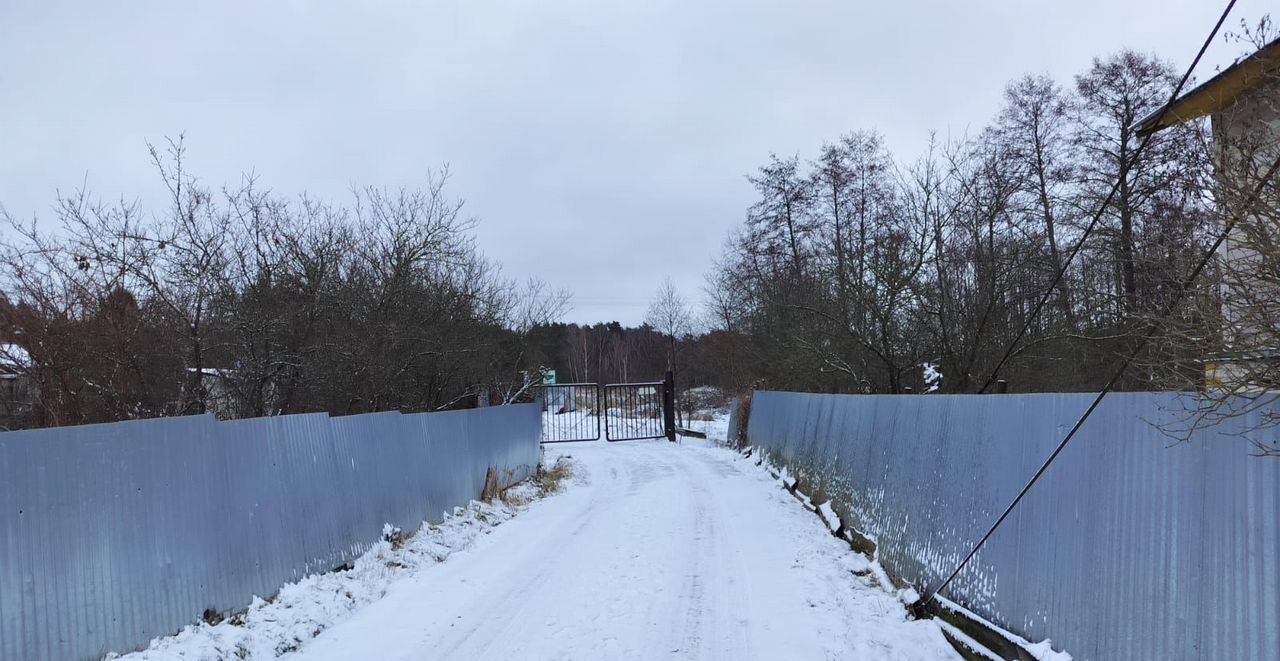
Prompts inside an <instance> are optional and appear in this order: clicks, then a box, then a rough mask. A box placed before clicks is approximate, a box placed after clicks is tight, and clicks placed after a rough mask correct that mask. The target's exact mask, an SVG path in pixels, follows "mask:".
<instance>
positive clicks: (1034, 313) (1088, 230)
mask: <svg viewBox="0 0 1280 661" xmlns="http://www.w3.org/2000/svg"><path fill="white" fill-rule="evenodd" d="M1235 6H1236V0H1230V2H1228V3H1227V8H1226V9H1224V10H1222V15H1221V16H1219V17H1218V22H1217V23H1216V24H1214V26H1213V30H1212V31H1210V32H1209V36H1208V37H1207V38H1205V40H1204V44H1202V45H1201V46H1200V51H1199V52H1197V53H1196V56H1195V59H1193V60H1191V66H1189V67H1187V70H1186V72H1185V73H1183V74H1182V79H1181V80H1179V81H1178V84H1177V86H1176V87H1174V88H1173V93H1172V94H1170V95H1169V100H1168V101H1166V102H1165V104H1164V105H1163V106H1161V108H1160V111H1159V115H1157V119H1159V118H1160V117H1163V116H1164V114H1165V113H1166V112H1168V111H1169V108H1171V107H1172V106H1173V103H1174V101H1177V100H1178V95H1179V94H1181V93H1182V88H1183V87H1185V86H1186V84H1187V81H1188V80H1191V74H1192V73H1193V72H1194V71H1195V70H1196V66H1197V65H1199V64H1200V60H1201V59H1202V58H1203V57H1204V54H1205V51H1207V50H1209V45H1210V44H1212V43H1213V40H1214V39H1215V38H1216V37H1217V36H1218V30H1220V29H1222V24H1223V23H1225V22H1226V20H1227V17H1228V16H1229V15H1230V14H1231V10H1232V9H1233V8H1234V7H1235ZM1154 135H1155V131H1151V132H1149V133H1147V134H1146V135H1145V136H1143V138H1142V142H1140V143H1138V146H1137V148H1136V149H1134V150H1133V154H1132V155H1131V156H1130V157H1129V162H1128V163H1127V164H1122V165H1132V164H1134V163H1137V162H1138V158H1139V157H1140V156H1142V152H1144V151H1145V150H1146V148H1147V145H1149V144H1150V143H1151V138H1152V137H1153V136H1154ZM1125 170H1126V168H1125V167H1121V168H1120V171H1121V172H1122V173H1123V172H1125ZM1122 182H1123V175H1122V176H1121V177H1117V178H1116V182H1115V184H1113V185H1112V186H1111V191H1110V192H1108V193H1107V196H1106V197H1105V198H1103V200H1102V204H1101V205H1099V207H1098V211H1097V212H1096V213H1094V214H1093V217H1092V218H1091V219H1090V220H1089V224H1088V225H1087V226H1086V227H1085V230H1084V234H1082V235H1081V236H1080V240H1079V241H1076V242H1075V244H1074V245H1073V246H1072V247H1071V250H1070V251H1069V252H1068V253H1067V259H1066V261H1064V262H1063V263H1062V264H1061V266H1059V267H1058V272H1057V273H1056V274H1054V276H1053V282H1050V283H1049V286H1048V287H1047V288H1046V289H1045V290H1044V294H1043V295H1042V296H1041V297H1040V300H1038V301H1036V305H1035V307H1034V308H1032V309H1031V314H1030V315H1028V316H1027V320H1026V321H1025V322H1024V323H1023V324H1022V328H1021V329H1020V330H1019V331H1018V334H1017V335H1016V336H1015V337H1014V338H1013V341H1012V342H1010V343H1009V346H1008V347H1006V348H1005V351H1004V355H1002V356H1000V360H999V361H998V362H996V366H995V368H994V369H992V370H991V376H990V377H988V378H987V381H986V383H983V384H982V387H981V388H979V389H978V393H979V394H982V393H985V392H986V391H987V388H990V387H991V385H992V384H994V383H995V382H996V379H997V378H998V377H999V376H1000V370H1001V369H1003V368H1004V366H1005V364H1006V363H1008V362H1009V359H1010V358H1011V357H1013V352H1014V351H1015V350H1017V348H1018V343H1019V342H1021V341H1022V338H1024V337H1026V335H1027V332H1028V331H1029V330H1031V325H1032V324H1033V323H1035V320H1036V317H1038V316H1039V315H1040V311H1041V310H1043V309H1044V306H1045V303H1046V302H1048V300H1049V297H1050V296H1052V295H1053V290H1054V289H1057V287H1058V284H1059V283H1061V282H1062V278H1063V277H1065V276H1066V274H1067V270H1068V269H1070V267H1071V262H1073V261H1074V260H1075V258H1076V255H1077V254H1079V253H1080V249H1081V248H1083V247H1084V244H1085V241H1088V240H1089V236H1090V235H1091V234H1093V231H1094V230H1095V229H1096V228H1097V227H1098V223H1099V222H1100V221H1101V220H1102V216H1103V215H1104V214H1105V213H1106V211H1107V207H1109V206H1111V201H1112V200H1114V199H1115V196H1116V193H1117V192H1119V190H1120V184H1121V183H1122Z"/></svg>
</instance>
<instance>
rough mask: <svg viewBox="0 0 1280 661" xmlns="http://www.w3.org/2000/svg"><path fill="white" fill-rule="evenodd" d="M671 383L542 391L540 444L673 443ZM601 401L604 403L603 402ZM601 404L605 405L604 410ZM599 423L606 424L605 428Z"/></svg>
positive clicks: (559, 387) (556, 387) (547, 387)
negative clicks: (661, 440)
mask: <svg viewBox="0 0 1280 661" xmlns="http://www.w3.org/2000/svg"><path fill="white" fill-rule="evenodd" d="M672 383H673V380H672V378H671V375H670V374H669V373H668V375H667V380H666V381H652V382H649V383H613V384H609V385H607V386H604V387H603V388H601V387H600V386H599V385H597V384H595V383H559V384H554V385H551V384H548V385H544V386H539V388H538V390H539V392H538V399H539V401H541V402H542V411H543V416H542V442H543V443H570V442H576V441H595V440H599V438H600V429H601V425H602V424H603V427H604V437H605V440H607V441H638V440H641V439H648V438H667V439H669V440H672V441H674V440H675V434H676V427H675V401H674V400H675V397H674V388H673V386H672ZM602 398H603V400H604V401H603V402H602V401H601V399H602ZM602 404H603V406H602ZM601 418H603V420H604V422H603V423H601Z"/></svg>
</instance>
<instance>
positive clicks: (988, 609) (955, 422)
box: [748, 392, 1280, 661]
mask: <svg viewBox="0 0 1280 661" xmlns="http://www.w3.org/2000/svg"><path fill="white" fill-rule="evenodd" d="M1093 397H1094V395H1091V394H1032V395H927V396H902V395H896V396H895V395H811V394H801V393H780V392H757V393H755V396H754V398H753V400H752V404H751V412H750V419H749V421H748V442H749V443H750V444H751V445H753V446H756V447H757V448H760V449H761V450H762V451H764V453H765V454H766V455H767V456H768V457H769V458H770V459H771V460H772V461H774V462H775V463H777V464H779V465H781V466H784V467H786V468H787V470H788V471H789V472H790V473H791V474H792V475H793V476H795V477H797V478H799V480H800V488H801V489H803V490H805V491H806V492H807V493H809V494H810V495H812V496H813V497H814V498H815V500H816V501H817V502H821V501H823V500H826V499H830V500H832V504H833V506H834V507H835V509H836V511H837V513H839V514H840V515H841V517H843V518H844V520H845V521H846V522H848V523H850V524H851V525H854V526H855V527H857V528H858V529H859V530H860V531H861V532H863V533H865V534H867V535H869V536H871V537H873V538H874V539H875V540H876V542H877V544H878V553H879V558H880V560H881V562H882V563H883V564H884V566H885V567H886V568H887V569H888V570H889V571H890V573H892V574H894V575H895V576H898V577H901V578H903V579H905V580H906V581H908V582H910V583H911V584H913V585H915V586H918V587H922V586H924V585H925V584H926V583H929V584H931V585H936V584H937V582H939V581H940V580H941V579H942V578H944V577H945V576H946V575H947V574H949V573H950V571H951V570H952V569H953V568H954V567H955V566H956V564H957V563H958V562H959V561H960V560H961V558H963V557H964V554H965V553H966V552H967V551H968V550H969V549H970V548H971V547H972V545H973V544H974V543H975V542H977V540H978V539H979V538H980V537H981V536H982V534H983V533H984V532H985V531H986V529H987V527H988V526H989V525H990V524H991V523H992V522H993V521H994V520H995V518H996V517H997V516H998V515H999V514H1000V512H1001V511H1002V510H1003V509H1004V508H1005V506H1007V505H1008V504H1009V502H1010V501H1011V500H1012V499H1013V497H1014V496H1015V495H1016V493H1017V492H1018V490H1019V489H1020V488H1021V487H1022V486H1023V485H1024V484H1025V483H1026V481H1027V479H1028V478H1030V476H1031V475H1032V473H1034V472H1035V470H1036V468H1038V467H1039V465H1040V463H1041V462H1042V461H1044V459H1045V458H1046V457H1048V455H1049V453H1050V452H1051V451H1052V449H1053V447H1054V445H1056V444H1057V443H1058V442H1059V441H1060V440H1061V439H1062V437H1063V435H1064V434H1065V433H1066V431H1067V430H1068V429H1069V428H1070V426H1071V425H1072V423H1074V422H1075V420H1076V418H1077V417H1078V416H1079V415H1080V414H1081V412H1083V411H1084V409H1085V407H1087V406H1088V404H1089V402H1090V401H1091V400H1092V399H1093ZM1193 400H1194V395H1189V394H1179V393H1117V394H1113V395H1110V396H1109V397H1108V398H1107V399H1106V400H1104V402H1103V404H1102V405H1101V407H1100V408H1099V409H1098V410H1097V412H1096V413H1094V415H1093V416H1092V417H1091V418H1090V419H1089V421H1088V422H1087V423H1086V424H1085V426H1084V427H1083V428H1082V430H1081V432H1080V434H1079V436H1077V437H1076V439H1075V440H1074V441H1072V443H1071V445H1069V446H1068V447H1067V449H1066V450H1065V451H1064V452H1063V453H1062V455H1060V456H1059V458H1058V460H1057V461H1055V462H1054V464H1053V465H1052V466H1051V467H1050V468H1049V470H1048V472H1047V473H1046V474H1045V476H1044V478H1042V479H1041V480H1040V482H1039V483H1037V484H1036V486H1035V488H1033V489H1032V490H1031V492H1030V493H1029V494H1028V496H1027V498H1026V499H1025V500H1024V501H1023V502H1022V504H1021V505H1019V507H1018V509H1017V510H1015V512H1014V514H1013V515H1012V516H1010V517H1009V519H1007V520H1006V521H1005V523H1004V524H1003V525H1002V526H1001V528H1000V529H998V530H997V531H996V533H995V535H993V536H992V538H991V539H990V540H989V541H988V543H987V545H986V546H984V547H983V550H982V551H981V552H980V553H979V554H978V555H977V556H976V557H975V558H974V560H973V561H971V562H970V564H969V565H968V566H967V567H966V569H965V570H964V571H963V572H961V574H960V575H959V576H958V577H957V579H956V581H955V582H954V583H953V584H952V585H951V587H950V588H949V589H948V590H947V591H946V592H945V593H944V596H946V597H948V598H950V599H952V600H953V601H956V602H959V603H960V604H962V605H964V606H966V607H968V608H970V609H971V610H973V611H975V612H976V613H978V614H979V615H981V616H983V617H985V618H987V619H989V620H991V621H993V622H995V623H996V624H999V625H1001V626H1003V627H1005V628H1007V629H1010V630H1012V631H1014V632H1015V633H1018V634H1021V635H1023V636H1025V637H1026V638H1028V639H1031V640H1042V639H1045V638H1051V639H1053V641H1054V644H1055V647H1057V648H1059V649H1063V648H1065V649H1066V651H1068V652H1070V653H1071V654H1072V656H1073V657H1074V658H1075V659H1076V660H1077V661H1087V660H1089V659H1151V660H1153V661H1154V660H1157V659H1159V660H1165V659H1180V660H1192V659H1204V660H1206V661H1209V660H1220V659H1233V660H1235V661H1274V660H1275V659H1280V461H1278V460H1276V459H1271V458H1259V457H1255V456H1251V454H1252V451H1253V450H1254V448H1253V446H1252V445H1250V444H1249V443H1248V442H1246V441H1245V440H1243V439H1242V438H1240V435H1241V434H1242V433H1243V432H1245V431H1247V430H1250V429H1254V428H1256V427H1258V426H1259V425H1262V426H1263V430H1262V432H1261V433H1262V435H1264V436H1265V435H1270V436H1271V437H1272V438H1274V437H1275V435H1276V432H1277V430H1276V429H1267V428H1266V427H1265V425H1263V424H1262V423H1263V422H1264V416H1267V415H1275V414H1276V413H1277V412H1278V411H1277V410H1275V408H1274V407H1272V408H1270V409H1269V410H1254V411H1251V412H1250V413H1248V414H1247V415H1241V416H1239V417H1235V418H1229V419H1226V420H1224V421H1222V422H1220V423H1219V424H1217V425H1215V426H1213V427H1209V428H1206V429H1201V430H1198V431H1196V432H1195V433H1194V434H1193V435H1192V436H1191V438H1190V439H1189V441H1188V442H1183V443H1177V442H1175V440H1174V439H1173V438H1171V437H1170V436H1169V435H1168V434H1166V433H1165V432H1166V431H1168V430H1170V429H1176V428H1178V427H1179V426H1181V424H1182V422H1181V421H1182V420H1183V419H1184V418H1185V414H1184V413H1182V411H1183V410H1184V408H1185V406H1186V405H1187V404H1188V403H1190V402H1192V401H1193ZM1153 423H1154V425H1153ZM1256 436H1257V435H1256V434H1255V437H1256Z"/></svg>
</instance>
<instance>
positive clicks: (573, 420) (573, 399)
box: [538, 383, 600, 443]
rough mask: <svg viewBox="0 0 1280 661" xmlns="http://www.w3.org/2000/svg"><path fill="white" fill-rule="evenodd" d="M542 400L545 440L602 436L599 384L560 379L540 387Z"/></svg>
mask: <svg viewBox="0 0 1280 661" xmlns="http://www.w3.org/2000/svg"><path fill="white" fill-rule="evenodd" d="M538 390H539V391H540V392H539V395H540V398H539V401H541V402H542V442H543V443H569V442H572V441H595V440H599V439H600V386H599V385H597V384H594V383H559V384H555V385H545V386H539V387H538Z"/></svg>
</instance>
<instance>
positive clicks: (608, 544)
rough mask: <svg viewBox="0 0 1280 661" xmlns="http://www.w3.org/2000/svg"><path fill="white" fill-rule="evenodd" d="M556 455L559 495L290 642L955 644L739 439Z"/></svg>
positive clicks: (307, 654)
mask: <svg viewBox="0 0 1280 661" xmlns="http://www.w3.org/2000/svg"><path fill="white" fill-rule="evenodd" d="M555 454H564V455H571V456H572V457H573V458H574V460H575V462H576V466H575V470H576V471H577V474H576V475H575V477H574V484H571V485H569V486H568V488H567V489H566V490H565V491H564V492H563V493H561V494H559V495H555V496H552V497H550V498H547V499H546V500H543V501H541V502H537V503H535V504H533V505H532V506H531V507H530V508H529V509H528V510H526V511H525V512H522V513H521V514H520V515H519V516H517V517H515V518H514V519H512V520H510V521H508V522H506V523H503V524H502V525H500V526H498V527H496V528H494V529H493V531H492V533H491V534H489V535H486V536H484V537H483V538H482V539H480V540H477V542H476V543H475V546H474V547H473V548H472V549H469V550H467V551H465V552H461V553H457V554H454V555H453V556H452V557H450V558H449V560H448V561H447V562H444V563H441V564H439V565H436V566H433V567H429V568H427V569H425V570H423V571H420V572H417V573H416V574H414V575H413V576H410V577H406V578H405V579H403V580H400V581H397V582H396V583H394V584H393V585H392V587H391V588H390V590H389V591H388V593H387V595H386V596H385V597H383V598H382V599H380V600H378V601H376V602H374V603H373V604H370V605H369V606H367V607H365V608H363V609H361V610H359V611H358V612H356V613H355V614H353V615H352V616H351V617H350V618H349V619H346V620H345V621H343V622H341V623H339V624H337V625H336V626H334V627H332V628H330V629H328V630H326V631H324V632H323V633H321V634H320V636H319V637H317V638H315V639H314V640H310V641H308V642H306V644H305V645H303V646H302V648H301V650H299V652H298V653H297V654H296V655H294V656H293V657H292V658H297V659H302V660H305V661H350V660H352V659H384V660H388V661H391V660H405V661H409V660H413V661H418V660H426V659H458V660H464V659H734V660H737V659H756V658H758V659H950V658H958V656H957V655H956V654H955V653H954V652H953V651H952V649H951V647H950V646H949V645H948V644H947V643H946V642H945V640H944V639H943V637H942V634H941V632H940V630H939V629H938V628H937V626H936V625H934V624H933V623H931V622H913V621H908V620H907V619H906V618H905V611H904V610H903V608H902V606H901V604H900V603H899V602H898V600H897V599H896V598H895V596H894V595H893V594H890V593H888V592H885V591H884V590H882V589H881V588H879V587H874V586H873V585H872V584H871V582H872V581H873V580H874V579H871V578H869V577H860V576H857V575H855V573H854V572H855V571H857V572H860V573H862V572H865V570H866V569H867V563H866V562H865V561H864V560H863V559H862V558H861V556H857V555H855V554H853V553H851V552H850V551H849V550H848V547H847V546H846V545H844V544H843V543H841V542H840V541H838V540H836V539H835V538H833V537H832V536H831V535H830V534H829V533H827V531H826V529H825V528H824V527H823V526H822V524H821V522H820V521H819V520H818V518H817V517H815V516H814V515H813V514H811V513H809V512H807V511H805V510H804V509H803V508H802V507H801V506H800V505H799V503H797V502H796V501H795V500H794V499H793V498H791V497H790V496H789V495H787V494H786V492H784V491H783V490H781V489H780V488H778V486H777V485H776V484H775V483H774V482H773V481H772V480H770V479H769V477H768V475H767V474H765V473H764V472H763V471H761V470H760V469H759V468H757V467H756V466H754V465H753V464H752V463H750V462H749V461H746V460H743V459H741V458H740V457H739V456H738V455H737V454H735V453H733V452H730V451H728V450H724V449H719V448H710V447H691V446H688V445H685V446H676V445H672V444H669V443H665V442H660V441H652V442H647V441H642V442H633V443H624V444H606V443H604V442H595V443H582V444H567V445H559V446H554V447H549V448H548V455H549V458H551V455H555Z"/></svg>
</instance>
